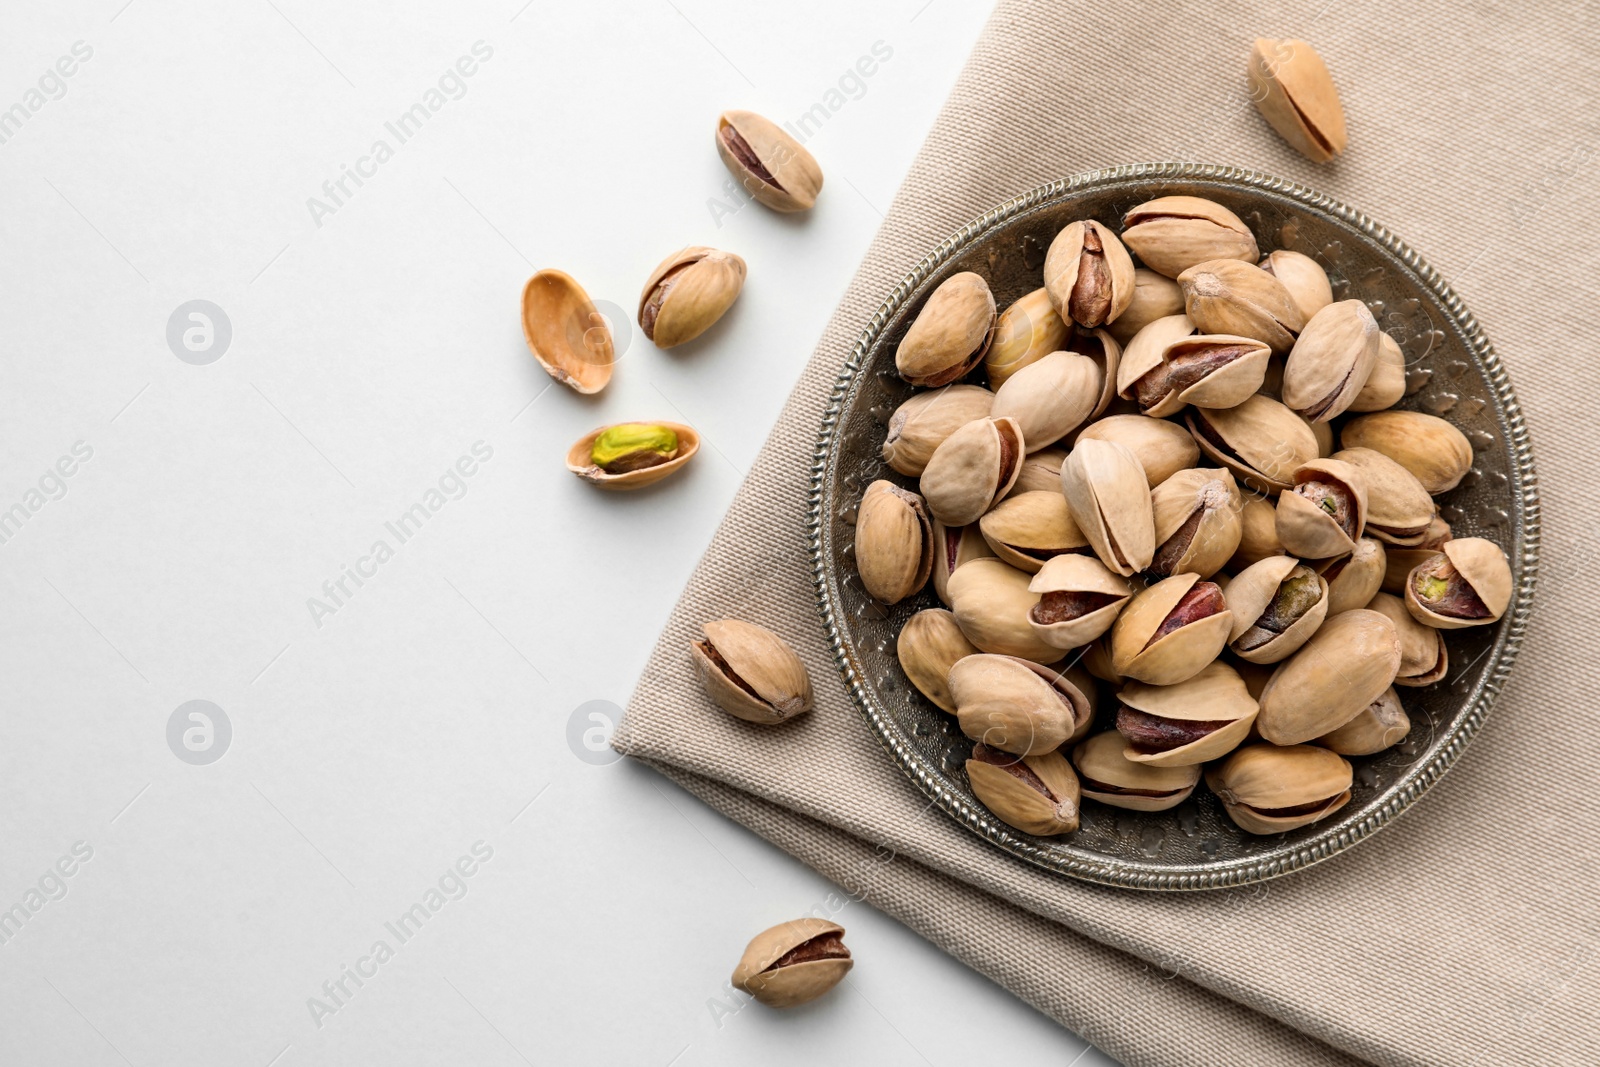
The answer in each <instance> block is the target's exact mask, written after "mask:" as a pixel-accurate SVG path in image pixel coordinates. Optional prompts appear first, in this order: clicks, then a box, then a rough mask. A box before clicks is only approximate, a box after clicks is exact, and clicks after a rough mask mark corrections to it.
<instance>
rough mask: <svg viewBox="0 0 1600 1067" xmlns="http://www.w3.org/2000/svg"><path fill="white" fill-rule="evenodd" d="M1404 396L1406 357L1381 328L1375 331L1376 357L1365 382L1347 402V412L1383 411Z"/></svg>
mask: <svg viewBox="0 0 1600 1067" xmlns="http://www.w3.org/2000/svg"><path fill="white" fill-rule="evenodd" d="M1405 395H1406V356H1405V353H1404V352H1402V351H1400V345H1399V344H1398V343H1397V342H1396V341H1395V339H1394V338H1393V337H1390V336H1389V334H1388V333H1386V332H1385V331H1383V330H1379V331H1378V358H1377V359H1376V360H1374V361H1373V363H1372V373H1371V374H1369V375H1367V384H1365V385H1363V386H1362V387H1361V392H1359V393H1357V394H1356V398H1355V399H1354V400H1352V401H1350V407H1349V408H1348V409H1346V410H1349V411H1382V410H1384V409H1385V408H1391V407H1393V406H1394V405H1396V404H1398V403H1400V399H1401V397H1403V396H1405Z"/></svg>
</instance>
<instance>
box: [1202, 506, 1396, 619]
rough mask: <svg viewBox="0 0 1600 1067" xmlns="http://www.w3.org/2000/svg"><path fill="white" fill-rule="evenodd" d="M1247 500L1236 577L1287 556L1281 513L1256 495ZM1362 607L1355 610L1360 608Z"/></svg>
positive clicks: (1232, 565)
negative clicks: (1256, 565)
mask: <svg viewBox="0 0 1600 1067" xmlns="http://www.w3.org/2000/svg"><path fill="white" fill-rule="evenodd" d="M1243 500H1244V503H1243V504H1242V505H1241V506H1240V508H1239V548H1238V550H1237V551H1235V552H1234V554H1233V557H1232V558H1231V559H1229V560H1228V563H1227V567H1228V570H1230V571H1232V572H1233V573H1235V574H1237V573H1239V572H1240V571H1242V570H1244V569H1245V568H1246V567H1248V566H1250V565H1251V564H1252V563H1260V562H1261V561H1262V560H1264V559H1266V558H1267V557H1268V556H1281V555H1283V554H1284V551H1283V542H1281V541H1279V540H1278V512H1277V509H1276V508H1275V507H1273V504H1272V501H1271V500H1269V499H1267V498H1265V497H1260V496H1255V495H1254V494H1244V495H1243ZM1365 603H1366V601H1365V600H1363V601H1362V602H1361V604H1365ZM1361 604H1354V605H1352V607H1358V608H1359V607H1360V606H1361Z"/></svg>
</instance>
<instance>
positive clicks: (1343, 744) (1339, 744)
mask: <svg viewBox="0 0 1600 1067" xmlns="http://www.w3.org/2000/svg"><path fill="white" fill-rule="evenodd" d="M1410 732H1411V717H1410V716H1409V715H1407V714H1406V709H1405V706H1404V705H1402V704H1401V703H1400V694H1399V693H1396V692H1395V691H1394V687H1393V686H1391V687H1389V688H1388V689H1385V690H1384V691H1383V695H1382V696H1380V697H1379V698H1378V699H1377V700H1374V701H1373V702H1372V703H1371V704H1368V705H1367V706H1366V707H1365V708H1363V709H1362V710H1361V711H1359V712H1357V713H1356V717H1355V718H1353V719H1351V720H1350V721H1349V722H1347V723H1345V724H1344V725H1343V726H1341V727H1339V728H1338V729H1337V730H1334V731H1333V732H1332V733H1326V734H1323V735H1322V736H1321V737H1319V738H1317V744H1319V745H1321V746H1322V747H1323V748H1328V749H1332V750H1333V751H1334V752H1337V753H1339V755H1341V756H1373V755H1376V754H1377V753H1379V752H1382V751H1383V750H1384V749H1386V748H1392V747H1394V746H1395V745H1398V744H1399V743H1400V742H1401V741H1403V740H1405V736H1406V735H1407V734H1409V733H1410Z"/></svg>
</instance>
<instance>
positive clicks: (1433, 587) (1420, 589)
mask: <svg viewBox="0 0 1600 1067" xmlns="http://www.w3.org/2000/svg"><path fill="white" fill-rule="evenodd" d="M1449 591H1450V583H1449V582H1447V581H1445V580H1444V579H1443V578H1430V577H1427V576H1425V575H1419V576H1418V578H1417V593H1418V595H1420V596H1421V597H1422V599H1424V600H1438V599H1440V598H1442V597H1443V596H1444V595H1445V594H1446V593H1448V592H1449Z"/></svg>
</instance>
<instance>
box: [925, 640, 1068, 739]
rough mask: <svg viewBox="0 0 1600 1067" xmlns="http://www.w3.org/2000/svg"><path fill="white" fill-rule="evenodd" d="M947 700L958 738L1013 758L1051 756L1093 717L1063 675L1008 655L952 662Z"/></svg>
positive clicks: (986, 656) (1066, 676)
mask: <svg viewBox="0 0 1600 1067" xmlns="http://www.w3.org/2000/svg"><path fill="white" fill-rule="evenodd" d="M950 695H951V697H953V698H954V700H955V702H956V719H957V721H958V722H960V724H961V732H962V733H964V734H966V735H967V736H968V737H970V738H972V740H974V741H979V742H982V743H983V744H985V745H988V746H989V747H990V748H997V749H1000V750H1001V751H1003V752H1010V753H1012V754H1013V755H1017V756H1031V755H1037V754H1039V753H1041V752H1054V751H1055V750H1056V749H1058V748H1060V747H1061V746H1062V745H1063V744H1064V743H1066V742H1067V741H1068V740H1069V739H1070V738H1072V737H1073V736H1075V735H1078V734H1081V733H1082V732H1083V731H1086V730H1087V729H1088V726H1089V723H1090V721H1091V720H1092V719H1093V718H1094V708H1093V706H1092V705H1091V704H1090V702H1089V697H1088V696H1087V695H1086V694H1085V693H1084V692H1083V690H1082V689H1080V688H1079V687H1078V686H1077V685H1076V684H1074V682H1073V680H1072V679H1071V678H1070V677H1068V675H1066V674H1065V673H1060V672H1057V671H1054V670H1051V669H1050V668H1048V667H1044V666H1041V665H1040V664H1038V663H1035V662H1033V661H1031V660H1026V659H1018V658H1016V657H1013V656H997V655H992V654H990V653H979V654H978V655H976V656H967V657H966V658H964V659H960V660H957V661H956V663H955V665H954V666H952V667H951V668H950Z"/></svg>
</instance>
